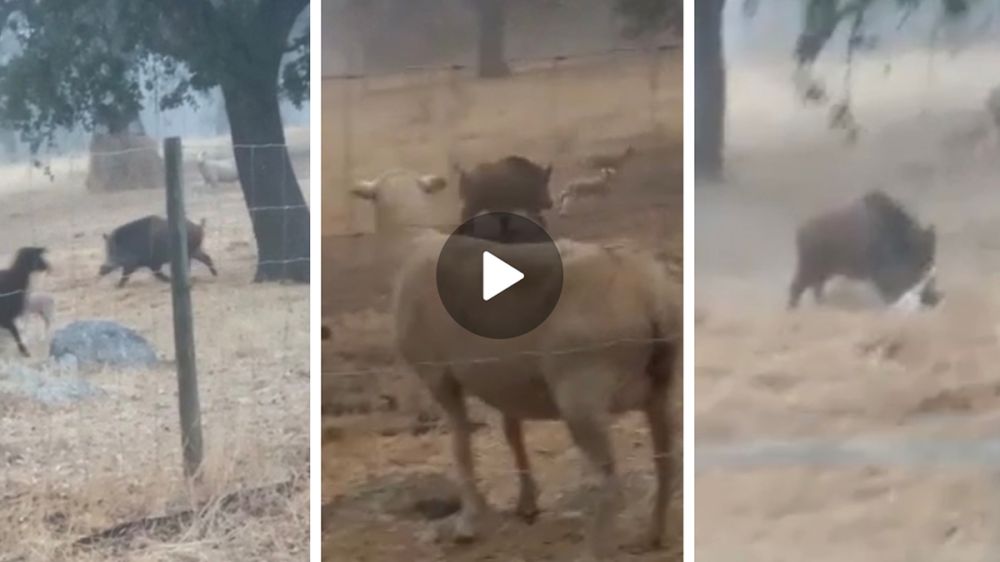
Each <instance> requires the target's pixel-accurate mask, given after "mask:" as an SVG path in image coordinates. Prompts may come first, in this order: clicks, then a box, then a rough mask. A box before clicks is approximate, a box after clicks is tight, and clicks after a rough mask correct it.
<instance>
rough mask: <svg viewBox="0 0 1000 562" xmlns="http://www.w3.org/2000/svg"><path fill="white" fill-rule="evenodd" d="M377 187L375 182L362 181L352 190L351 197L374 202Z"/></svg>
mask: <svg viewBox="0 0 1000 562" xmlns="http://www.w3.org/2000/svg"><path fill="white" fill-rule="evenodd" d="M375 185H376V182H375V180H370V181H369V180H361V181H359V182H358V183H357V184H356V185H355V186H354V188H353V189H351V195H353V196H355V197H360V198H361V199H365V200H367V201H374V200H375V193H376V192H375Z"/></svg>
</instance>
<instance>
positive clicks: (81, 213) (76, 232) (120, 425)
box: [0, 130, 309, 562]
mask: <svg viewBox="0 0 1000 562" xmlns="http://www.w3.org/2000/svg"><path fill="white" fill-rule="evenodd" d="M289 138H290V142H291V143H294V144H295V148H294V149H293V157H294V158H293V159H294V160H295V167H296V173H297V176H298V177H299V179H300V181H301V184H302V187H303V190H304V191H305V192H306V193H308V185H309V182H308V176H309V173H308V161H309V153H308V130H305V131H290V134H289ZM224 142H225V140H224V139H212V140H204V141H202V143H203V144H205V145H206V146H208V145H215V144H216V143H218V144H219V145H222V144H223V143H224ZM196 145H197V143H196V142H194V141H191V144H189V145H188V146H186V154H187V155H188V162H187V166H186V172H185V178H186V185H187V186H188V188H189V190H188V195H187V210H188V214H189V218H191V219H192V220H194V221H197V220H199V219H200V218H203V217H204V218H206V219H207V221H208V224H207V227H206V239H205V244H204V248H205V250H206V251H207V252H208V253H209V254H210V255H211V256H212V257H213V259H214V260H215V262H216V266H217V268H218V270H219V277H218V278H213V277H212V276H211V275H210V274H209V273H208V271H207V269H205V268H204V267H202V266H201V265H200V264H197V263H195V264H193V265H192V269H191V274H192V278H193V287H192V299H193V309H194V329H195V342H196V353H197V361H198V370H199V386H200V394H201V408H202V424H203V429H204V437H205V455H206V459H205V465H204V470H205V474H204V482H203V486H202V487H201V488H200V489H198V490H194V491H192V490H189V489H187V487H186V485H185V483H184V479H183V477H182V474H181V449H180V436H179V433H178V432H179V429H178V413H177V398H176V392H177V391H176V388H177V383H176V375H175V372H174V370H173V368H172V366H171V365H172V361H173V356H174V350H173V327H172V320H171V301H170V288H169V285H167V284H164V283H161V282H159V281H157V280H155V279H154V278H153V277H152V276H151V275H149V274H148V272H145V271H143V272H138V273H136V274H135V275H133V276H132V280H131V282H130V284H129V285H127V286H126V287H125V288H123V289H116V288H115V287H114V283H115V281H117V277H116V276H115V278H114V279H112V278H111V277H110V276H109V278H105V279H98V277H97V269H98V266H99V265H100V264H101V262H102V261H103V258H104V255H103V254H104V246H103V241H102V238H101V233H102V232H109V231H110V230H111V229H112V228H114V227H115V226H118V225H120V224H122V223H124V222H127V221H129V220H131V219H134V218H138V217H141V216H144V215H147V214H151V213H157V214H161V215H165V195H164V194H163V193H162V192H158V191H157V192H151V191H143V192H137V191H127V192H117V193H111V194H90V193H87V192H86V191H85V190H84V188H83V180H84V176H85V172H86V166H85V163H86V157H85V156H80V157H75V158H74V157H64V158H58V159H53V160H52V161H51V165H52V168H53V172H54V174H55V179H54V180H50V179H48V178H46V177H45V176H43V175H42V174H40V173H39V172H38V171H30V170H29V169H28V168H27V167H25V166H8V167H6V168H5V169H3V170H0V177H2V178H3V181H2V183H3V188H2V190H0V201H2V210H0V213H2V216H3V223H4V244H3V247H2V249H0V253H2V254H3V255H4V256H10V255H12V254H13V253H14V252H15V251H16V249H17V248H18V247H20V246H22V245H29V244H31V245H44V246H46V247H48V248H49V261H50V263H51V265H52V267H53V270H52V271H51V272H50V273H49V274H48V275H42V276H39V277H36V279H35V283H34V287H33V288H34V289H36V290H42V291H48V292H50V293H51V294H52V295H53V296H54V298H55V301H56V312H55V314H56V322H55V326H54V329H58V328H59V327H60V326H62V325H65V324H68V323H70V322H72V321H74V320H82V319H97V318H100V319H109V320H114V321H117V322H121V323H123V324H125V325H127V326H129V327H132V328H134V329H136V330H137V331H138V332H140V333H141V334H142V335H143V336H145V337H146V338H147V339H148V340H149V341H150V342H151V343H152V344H153V346H154V347H155V348H156V349H157V351H158V354H159V356H160V357H161V359H163V366H162V367H157V368H153V369H140V370H127V371H126V370H112V369H107V370H101V371H98V372H93V373H86V372H82V373H80V375H79V376H81V377H83V378H85V379H86V380H87V381H88V382H89V383H91V384H92V385H94V386H96V387H97V388H98V389H99V390H100V393H99V394H98V395H97V396H93V397H90V398H86V399H83V400H81V401H79V402H74V403H68V404H54V405H46V404H42V403H38V402H35V401H32V400H29V399H28V398H26V397H25V396H23V395H20V394H17V393H13V392H11V393H7V392H0V427H2V431H0V544H2V545H4V546H3V549H2V550H3V552H2V553H0V560H4V561H15V560H16V561H25V562H29V561H30V562H35V561H57V560H74V561H103V560H131V561H156V560H191V561H194V560H204V561H221V560H231V561H237V560H303V559H305V558H306V557H307V556H308V537H309V531H308V529H309V526H308V523H309V509H308V506H309V499H308V486H306V485H305V482H307V481H308V457H309V448H308V443H309V441H308V435H309V431H308V420H309V416H308V413H309V408H308V404H309V339H308V319H309V289H308V287H305V286H296V285H279V284H266V285H255V284H253V283H252V279H253V273H254V265H255V260H256V257H255V248H254V244H253V235H252V231H251V228H250V222H249V219H248V217H247V211H246V208H245V205H244V202H243V197H242V194H241V193H240V191H239V189H238V187H237V186H236V185H229V186H227V187H224V188H222V189H221V190H219V191H213V190H210V188H207V187H206V186H204V185H203V184H202V181H201V179H200V177H198V175H197V171H196V169H195V167H194V157H193V155H194V154H196V150H197V146H196ZM224 153H225V148H224V147H222V146H220V147H219V154H224ZM0 259H3V260H6V259H9V258H7V257H3V258H0ZM27 324H28V338H29V342H28V347H29V348H30V350H31V353H32V358H30V359H27V360H22V359H21V358H20V356H19V355H18V354H17V351H16V349H15V348H14V346H13V345H10V342H9V341H7V340H9V337H8V336H7V334H6V333H4V334H3V335H2V336H0V339H2V340H3V343H4V344H6V345H5V346H4V349H3V351H2V363H3V365H4V367H3V368H0V381H2V380H3V379H4V377H5V376H7V373H5V371H9V370H10V368H11V367H13V366H15V365H19V364H26V365H27V366H29V367H32V368H37V369H38V370H39V371H40V372H42V373H43V374H47V375H50V376H52V377H54V380H55V381H56V383H58V381H59V380H60V379H61V378H65V377H70V376H76V375H75V374H74V373H66V372H62V371H59V370H58V369H55V368H53V367H52V366H51V364H50V363H48V362H46V360H45V358H46V356H47V353H48V348H47V342H46V341H44V339H43V334H42V333H41V329H40V327H39V326H38V322H37V319H28V321H27ZM54 384H55V383H54ZM3 388H7V387H3ZM295 478H299V479H301V478H305V480H301V481H300V482H298V483H296V484H295V486H293V487H292V489H291V491H290V492H289V491H282V492H280V493H279V492H273V493H262V494H260V495H258V496H257V497H255V498H253V499H250V500H247V501H246V502H243V503H239V504H237V505H232V504H231V503H230V502H221V501H218V500H219V499H220V498H222V497H223V496H224V495H226V494H229V493H231V492H235V491H239V490H244V489H250V488H256V487H261V486H268V485H273V484H278V483H281V482H286V481H289V480H290V479H295ZM195 500H197V501H198V502H199V504H200V503H201V502H202V501H204V500H207V504H205V505H207V507H205V508H204V509H203V510H201V511H199V512H198V513H196V514H195V516H194V517H193V518H192V519H191V520H189V521H187V522H185V524H183V525H181V526H180V528H178V529H161V530H160V531H155V532H142V533H138V534H135V535H129V536H127V537H126V538H125V539H122V540H112V541H105V542H102V543H99V544H97V545H95V546H93V547H90V548H74V547H73V542H74V541H76V540H77V539H80V538H82V537H85V536H88V535H91V534H93V533H96V532H100V531H102V530H105V529H108V528H110V527H113V526H115V525H118V524H121V523H125V522H129V521H135V520H139V519H141V518H144V517H154V516H160V515H164V514H169V513H174V512H178V511H182V510H184V509H186V508H189V507H190V506H191V505H192V502H193V501H195Z"/></svg>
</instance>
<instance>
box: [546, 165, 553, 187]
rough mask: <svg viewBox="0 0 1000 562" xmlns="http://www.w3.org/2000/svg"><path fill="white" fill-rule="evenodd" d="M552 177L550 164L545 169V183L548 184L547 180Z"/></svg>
mask: <svg viewBox="0 0 1000 562" xmlns="http://www.w3.org/2000/svg"><path fill="white" fill-rule="evenodd" d="M551 177H552V164H549V165H548V166H546V167H545V182H546V183H548V181H549V178H551Z"/></svg>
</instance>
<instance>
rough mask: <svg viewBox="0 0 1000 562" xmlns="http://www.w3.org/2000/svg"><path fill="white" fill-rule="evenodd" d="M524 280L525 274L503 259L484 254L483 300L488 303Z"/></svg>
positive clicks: (487, 253)
mask: <svg viewBox="0 0 1000 562" xmlns="http://www.w3.org/2000/svg"><path fill="white" fill-rule="evenodd" d="M521 279H524V274H523V273H521V272H520V271H518V270H516V269H514V268H513V267H511V266H509V265H507V263H506V262H504V261H503V260H502V259H500V258H498V257H496V256H494V255H493V254H491V253H489V252H483V300H484V301H488V300H490V299H492V298H493V297H495V296H497V295H499V294H500V293H502V292H504V291H506V290H507V289H508V288H510V287H511V286H512V285H514V284H515V283H517V282H518V281H520V280H521Z"/></svg>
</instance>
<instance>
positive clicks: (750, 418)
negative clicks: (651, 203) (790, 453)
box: [695, 49, 1000, 562]
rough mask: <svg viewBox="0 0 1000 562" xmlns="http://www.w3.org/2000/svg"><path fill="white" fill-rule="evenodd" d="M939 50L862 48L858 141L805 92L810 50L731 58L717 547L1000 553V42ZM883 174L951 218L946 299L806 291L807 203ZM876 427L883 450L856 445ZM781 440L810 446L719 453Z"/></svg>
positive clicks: (714, 255) (718, 309)
mask: <svg viewBox="0 0 1000 562" xmlns="http://www.w3.org/2000/svg"><path fill="white" fill-rule="evenodd" d="M930 57H931V55H929V54H927V53H919V52H918V53H909V54H905V55H900V56H898V57H896V58H893V59H891V61H886V60H885V59H882V58H874V59H873V60H870V61H867V62H865V63H863V64H862V66H861V68H860V70H859V71H858V74H857V77H856V85H857V89H856V90H855V92H854V95H855V101H856V103H857V106H856V108H855V111H856V113H857V115H858V118H859V121H860V122H861V124H862V126H863V127H865V131H864V132H863V134H862V136H861V140H860V143H859V144H858V145H856V146H854V147H848V146H845V145H844V144H843V143H842V142H841V141H840V138H841V137H840V136H838V135H837V134H836V133H834V132H831V131H829V130H827V129H826V128H825V124H824V120H825V118H826V113H825V112H823V111H819V110H815V109H812V110H810V109H807V108H803V107H801V106H798V105H796V104H795V103H794V102H793V101H792V100H791V95H790V92H791V83H790V80H789V79H788V77H789V75H790V70H791V67H790V65H785V66H780V65H777V66H771V67H768V66H757V67H753V66H746V67H736V68H734V69H733V72H732V73H731V76H730V78H731V84H730V95H731V105H730V108H731V113H730V125H729V127H730V128H729V130H730V131H731V132H732V137H731V139H730V140H731V146H730V151H729V156H730V159H729V167H728V173H727V181H726V182H725V183H723V184H702V185H699V186H698V192H697V201H696V217H697V222H696V229H697V233H696V246H697V252H696V253H697V255H696V268H697V269H696V279H697V289H696V293H697V307H696V373H695V377H696V381H695V385H696V386H695V395H696V404H695V409H696V410H695V416H696V422H695V427H696V429H695V431H696V440H697V443H698V448H699V455H697V456H696V464H697V479H696V492H695V493H696V503H697V505H696V520H695V525H696V528H697V529H698V531H697V534H696V550H697V558H698V560H709V561H715V560H720V561H723V560H724V561H730V560H745V561H755V560H760V561H765V560H766V561H769V562H770V561H782V560H788V561H792V560H817V561H825V560H879V561H882V560H900V561H902V560H907V561H915V560H945V559H947V560H995V559H997V558H998V557H1000V535H998V534H997V533H996V527H997V523H998V522H1000V508H998V507H997V506H998V505H1000V492H998V491H997V485H998V478H997V474H998V472H1000V467H998V466H997V464H996V463H995V462H994V463H989V462H988V461H985V460H983V459H984V458H985V457H984V455H982V454H977V453H981V452H983V450H982V449H983V447H985V446H986V445H988V443H986V444H984V443H982V442H976V441H975V440H977V439H984V438H991V437H993V436H995V427H996V422H997V414H996V409H997V405H998V404H1000V392H998V389H1000V378H998V376H997V373H996V369H995V365H996V364H997V361H998V360H1000V346H998V343H1000V342H998V339H997V338H998V332H997V326H998V315H997V305H998V304H1000V292H998V290H997V288H996V287H997V286H998V285H997V283H996V282H995V281H996V280H997V278H998V275H1000V254H998V253H997V242H996V240H997V239H998V238H1000V211H998V209H1000V205H998V203H1000V201H998V192H997V191H996V189H995V188H996V183H997V178H1000V167H998V164H997V158H996V155H998V154H1000V146H996V145H991V146H988V150H986V151H985V152H982V153H980V154H977V153H976V150H977V149H979V148H983V147H984V146H987V145H983V144H980V141H981V140H982V135H981V131H982V126H983V125H984V122H985V113H984V112H983V110H982V103H983V100H984V99H985V94H986V91H987V89H988V88H989V87H991V86H993V85H994V84H993V83H991V82H990V78H991V77H990V76H988V75H987V74H988V73H982V72H978V71H977V69H979V68H987V67H990V68H995V67H996V64H997V62H1000V59H997V57H996V50H995V49H984V50H980V51H972V52H968V53H965V54H963V55H959V56H958V57H957V58H955V59H951V60H948V61H941V60H940V59H938V66H937V67H936V68H935V72H934V73H929V72H928V59H929V58H930ZM888 62H891V63H892V65H891V68H892V72H891V73H888V72H885V71H884V69H885V68H888ZM828 66H830V67H832V69H830V71H829V74H830V75H832V76H838V73H839V72H841V71H842V68H841V67H840V66H838V65H834V64H832V63H828ZM992 79H993V80H994V82H995V79H996V76H995V75H994V76H992ZM761 100H767V102H768V103H767V104H762V103H761ZM874 187H880V188H883V189H886V190H887V191H889V192H890V193H893V194H895V195H897V196H899V197H900V198H901V199H902V200H903V201H904V202H905V203H906V204H907V205H908V206H910V207H911V208H912V209H913V210H914V211H915V212H916V213H917V214H918V216H920V217H922V218H924V219H925V220H929V221H932V222H934V223H935V224H936V225H937V229H938V233H939V234H938V240H939V246H938V252H939V272H938V275H939V279H938V281H939V285H940V286H941V287H942V289H943V290H944V291H945V292H946V300H945V301H944V302H943V303H942V305H941V306H940V307H939V308H938V309H936V310H934V311H930V312H924V313H920V314H916V315H897V314H890V313H888V312H885V311H882V310H879V309H878V308H877V307H873V306H871V295H870V294H868V293H866V291H865V290H864V289H863V288H861V287H858V286H852V285H851V284H846V283H841V284H839V285H837V286H832V287H831V289H832V293H833V294H832V295H831V300H832V302H831V306H829V307H825V308H818V307H815V306H814V305H813V304H812V301H811V298H807V299H805V300H804V301H803V302H804V306H803V308H802V309H801V310H798V311H796V312H794V313H789V312H786V310H785V301H786V297H787V293H786V291H787V288H788V284H789V282H790V280H791V275H792V268H793V266H794V254H793V236H794V229H795V227H796V225H797V224H798V223H799V221H801V220H802V219H804V218H805V217H807V216H809V215H811V214H813V213H815V212H818V211H821V210H823V209H827V208H829V207H830V206H831V205H838V204H842V203H844V202H846V201H848V200H849V199H850V198H852V197H855V196H857V195H860V194H861V193H862V192H864V191H866V190H868V189H871V188H874ZM876 439H881V440H882V441H878V443H882V445H880V446H879V447H880V449H879V452H880V453H881V455H880V458H881V459H882V460H880V461H872V460H864V458H862V456H861V455H857V454H847V453H844V451H843V448H842V447H841V448H838V445H856V444H859V443H873V442H875V441H874V440H876ZM776 441H777V442H783V443H789V444H791V446H792V448H795V447H797V448H798V450H799V451H800V452H803V454H801V455H798V456H796V458H795V460H791V461H789V460H787V459H783V458H779V457H778V456H777V455H776V454H775V455H774V456H773V457H772V458H771V459H770V462H768V459H766V458H763V459H761V458H757V459H755V461H754V463H753V464H752V465H750V464H736V465H723V464H720V463H719V462H718V459H719V457H718V456H717V455H714V454H713V455H709V454H708V452H709V450H711V451H712V452H713V453H715V452H718V451H727V450H728V451H739V450H743V451H746V450H748V449H749V448H752V447H755V446H758V445H761V444H765V443H771V442H776ZM918 442H919V443H922V444H923V445H922V446H924V447H926V448H927V449H928V450H934V449H935V448H936V449H941V448H942V447H944V446H945V445H949V446H951V448H950V449H948V450H949V451H951V452H949V453H948V454H947V455H946V456H945V457H943V458H942V457H940V455H938V457H937V458H934V457H933V456H928V455H918V454H916V453H914V447H913V445H914V443H918ZM993 446H995V445H993ZM807 449H808V454H806V453H805V451H806V450H807ZM702 450H704V451H705V453H706V454H705V455H704V456H702V455H701V454H700V453H701V451H702ZM838 451H839V452H838ZM741 454H743V453H741ZM745 456H747V457H749V453H746V454H745Z"/></svg>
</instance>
